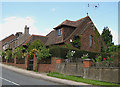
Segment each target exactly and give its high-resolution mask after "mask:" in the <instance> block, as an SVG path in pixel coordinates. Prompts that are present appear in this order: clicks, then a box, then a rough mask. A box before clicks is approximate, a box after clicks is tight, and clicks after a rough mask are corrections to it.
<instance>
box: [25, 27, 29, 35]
mask: <svg viewBox="0 0 120 87" xmlns="http://www.w3.org/2000/svg"><path fill="white" fill-rule="evenodd" d="M24 34H29V27H27V25H25V31H24Z"/></svg>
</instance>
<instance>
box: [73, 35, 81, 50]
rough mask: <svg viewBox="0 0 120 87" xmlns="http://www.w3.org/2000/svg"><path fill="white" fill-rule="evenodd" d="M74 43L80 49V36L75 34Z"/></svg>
mask: <svg viewBox="0 0 120 87" xmlns="http://www.w3.org/2000/svg"><path fill="white" fill-rule="evenodd" d="M72 44H73V46H74V47H76V48H79V49H80V46H81V43H80V36H74V38H73V42H72Z"/></svg>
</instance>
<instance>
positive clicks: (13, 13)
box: [0, 2, 118, 44]
mask: <svg viewBox="0 0 120 87" xmlns="http://www.w3.org/2000/svg"><path fill="white" fill-rule="evenodd" d="M88 4H89V7H88ZM96 5H97V7H98V8H95V6H96ZM0 6H1V7H2V16H1V14H0V16H1V17H0V20H2V21H0V27H1V26H2V28H0V40H2V39H3V38H5V37H7V36H9V35H10V34H15V33H16V32H24V26H25V25H26V24H27V25H28V26H29V27H30V34H39V35H46V34H48V33H49V32H50V31H51V30H53V28H54V27H56V26H57V25H59V24H60V23H61V22H63V21H64V20H66V19H68V20H71V21H76V20H78V19H80V18H83V17H85V16H86V15H87V14H86V13H87V12H88V13H89V16H90V18H91V19H92V20H93V22H94V24H95V25H96V27H97V29H98V31H99V32H100V33H101V32H102V30H103V28H104V27H105V26H108V27H109V28H110V31H111V33H112V35H113V42H114V43H115V44H118V2H1V3H0Z"/></svg>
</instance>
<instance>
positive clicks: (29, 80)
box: [0, 67, 61, 85]
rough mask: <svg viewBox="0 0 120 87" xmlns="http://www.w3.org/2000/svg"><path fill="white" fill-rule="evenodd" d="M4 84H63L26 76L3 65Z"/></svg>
mask: <svg viewBox="0 0 120 87" xmlns="http://www.w3.org/2000/svg"><path fill="white" fill-rule="evenodd" d="M0 79H2V85H61V84H59V83H54V82H50V81H45V80H43V79H37V78H33V77H30V76H26V75H23V74H20V73H16V72H14V71H11V70H8V69H6V68H4V67H2V77H0Z"/></svg>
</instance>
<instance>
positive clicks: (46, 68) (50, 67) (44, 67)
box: [33, 55, 56, 72]
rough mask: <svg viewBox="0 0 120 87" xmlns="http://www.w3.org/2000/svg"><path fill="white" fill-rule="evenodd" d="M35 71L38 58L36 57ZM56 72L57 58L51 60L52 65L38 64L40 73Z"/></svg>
mask: <svg viewBox="0 0 120 87" xmlns="http://www.w3.org/2000/svg"><path fill="white" fill-rule="evenodd" d="M33 60H34V63H33V70H35V67H36V63H37V58H36V57H35V55H34V59H33ZM54 71H56V57H52V58H51V64H38V72H54Z"/></svg>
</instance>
